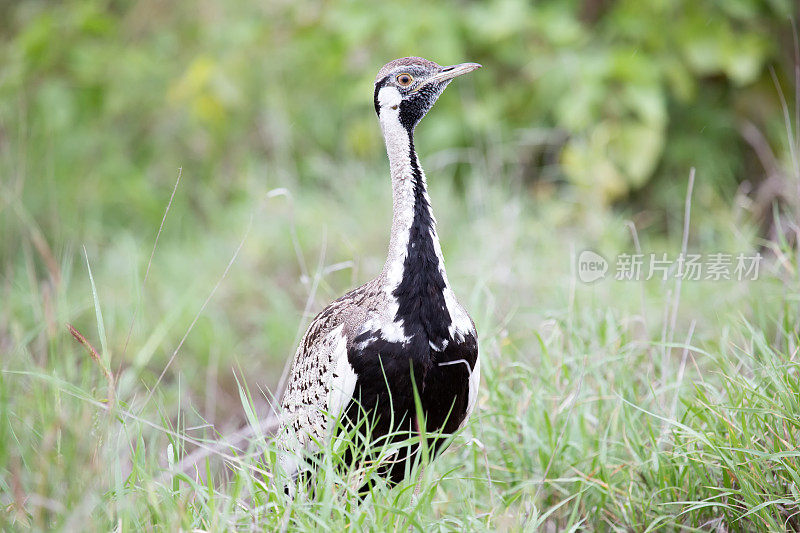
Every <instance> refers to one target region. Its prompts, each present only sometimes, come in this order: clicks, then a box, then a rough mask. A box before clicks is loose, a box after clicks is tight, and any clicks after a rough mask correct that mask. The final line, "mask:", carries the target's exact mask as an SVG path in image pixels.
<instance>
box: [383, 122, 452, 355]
mask: <svg viewBox="0 0 800 533" xmlns="http://www.w3.org/2000/svg"><path fill="white" fill-rule="evenodd" d="M384 137H385V140H386V151H387V153H388V155H389V165H390V169H391V176H392V204H393V206H392V207H393V216H392V234H391V239H390V241H389V253H388V257H387V259H386V264H385V265H384V269H383V275H382V278H383V280H384V290H385V291H386V292H387V293H388V294H389V295H391V297H392V298H393V299H394V300H395V301H396V302H397V312H396V316H395V319H396V320H402V321H403V323H404V324H405V326H406V331H407V333H408V334H412V333H415V332H412V331H409V330H411V329H414V328H422V330H424V333H425V334H426V336H427V337H428V338H429V340H430V342H432V343H438V342H440V341H442V340H444V339H447V335H448V333H447V328H448V327H449V326H450V324H451V318H450V315H449V309H448V306H447V305H446V302H445V296H446V293H447V292H448V291H450V287H449V283H448V281H447V274H446V273H445V269H444V259H443V257H442V250H441V246H440V244H439V237H438V235H437V233H436V219H435V218H434V216H433V211H432V209H431V204H430V198H429V197H428V191H427V183H426V180H425V173H424V172H423V171H422V167H421V166H420V164H419V159H418V158H417V154H416V151H415V150H414V141H413V134H412V133H411V132H408V131H406V130H405V128H403V129H402V130H399V129H398V131H386V128H384Z"/></svg>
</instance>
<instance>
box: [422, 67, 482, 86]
mask: <svg viewBox="0 0 800 533" xmlns="http://www.w3.org/2000/svg"><path fill="white" fill-rule="evenodd" d="M479 68H481V66H480V65H479V64H478V63H460V64H458V65H450V66H449V67H444V68H443V69H442V71H441V72H439V73H438V74H436V75H434V76H432V77H431V78H430V79H429V80H428V81H432V82H435V83H442V82H443V81H447V80H452V79H453V78H455V77H456V76H461V75H462V74H466V73H468V72H472V71H473V70H477V69H479Z"/></svg>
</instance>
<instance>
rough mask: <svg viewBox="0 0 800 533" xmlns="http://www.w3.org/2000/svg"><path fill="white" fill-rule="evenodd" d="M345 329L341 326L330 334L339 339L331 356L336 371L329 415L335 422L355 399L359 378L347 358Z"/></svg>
mask: <svg viewBox="0 0 800 533" xmlns="http://www.w3.org/2000/svg"><path fill="white" fill-rule="evenodd" d="M343 328H344V326H339V327H338V328H336V329H335V330H333V331H332V332H331V333H330V335H332V336H336V337H337V339H336V342H335V344H334V345H333V353H332V354H331V360H332V361H333V364H334V367H333V368H334V370H333V379H332V380H331V386H330V389H329V390H328V399H327V408H328V409H327V410H328V414H329V415H330V416H331V417H332V418H333V419H334V420H335V419H336V418H338V417H339V416H340V415H341V414H342V410H344V408H345V407H346V406H347V404H348V403H349V402H350V399H351V398H352V397H353V391H355V388H356V379H357V378H358V376H357V374H356V372H355V370H353V366H352V365H351V364H350V361H349V359H348V358H347V339H346V338H345V336H344V335H342V329H343Z"/></svg>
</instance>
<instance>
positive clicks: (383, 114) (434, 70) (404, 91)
mask: <svg viewBox="0 0 800 533" xmlns="http://www.w3.org/2000/svg"><path fill="white" fill-rule="evenodd" d="M480 67H481V66H480V65H479V64H477V63H461V64H459V65H451V66H449V67H443V66H441V65H438V64H436V63H434V62H433V61H428V60H427V59H423V58H421V57H403V58H401V59H395V60H394V61H390V62H388V63H386V64H385V65H384V66H383V67H382V68H381V69H380V71H378V76H377V77H376V78H375V112H376V113H378V119H379V120H380V122H381V125H383V126H385V125H388V124H389V123H394V124H396V123H397V122H399V123H400V124H401V125H402V126H403V127H404V128H405V129H406V130H407V131H408V132H409V134H410V133H411V131H412V130H413V129H414V127H415V126H416V125H417V123H418V122H419V121H420V120H422V117H424V116H425V113H427V112H428V111H429V110H430V108H431V107H433V104H434V103H435V102H436V99H437V98H439V95H441V94H442V91H444V89H445V87H447V86H448V85H449V83H450V82H451V81H453V78H455V77H457V76H461V75H462V74H466V73H467V72H472V71H473V70H475V69H478V68H480Z"/></svg>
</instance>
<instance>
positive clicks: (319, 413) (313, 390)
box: [282, 289, 359, 450]
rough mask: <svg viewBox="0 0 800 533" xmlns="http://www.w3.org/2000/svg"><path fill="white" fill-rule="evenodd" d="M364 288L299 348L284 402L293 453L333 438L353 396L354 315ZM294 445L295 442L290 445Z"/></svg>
mask: <svg viewBox="0 0 800 533" xmlns="http://www.w3.org/2000/svg"><path fill="white" fill-rule="evenodd" d="M357 296H358V289H356V290H355V291H351V292H350V293H348V294H346V295H345V296H343V297H342V298H340V299H338V300H336V301H334V302H332V303H331V304H330V305H328V307H326V308H325V309H323V310H322V312H320V313H319V314H318V315H317V316H316V317H315V318H314V320H313V321H312V322H311V325H310V326H309V327H308V330H307V331H306V333H305V335H304V336H303V339H302V341H301V342H300V345H299V346H298V348H297V353H296V354H295V358H294V362H293V363H292V370H291V372H290V375H289V380H288V385H287V388H286V393H285V394H284V396H283V401H282V416H283V421H282V426H283V427H282V430H283V431H282V432H283V433H284V434H291V435H288V436H286V437H285V439H286V441H287V444H286V445H285V446H284V447H286V448H288V449H290V450H297V449H298V447H304V448H306V449H308V448H309V447H310V446H313V443H314V441H316V442H320V443H321V442H324V441H325V440H327V439H328V438H330V437H331V433H332V432H331V427H329V426H331V421H332V420H336V418H338V417H339V415H340V414H341V412H342V410H343V409H344V407H345V406H346V405H347V404H348V402H349V401H350V399H351V398H352V396H353V391H354V390H355V386H356V373H355V371H354V370H353V368H352V366H350V362H349V360H348V358H347V331H346V323H347V320H348V316H351V315H352V314H353V312H354V310H357V308H358V307H359V306H358V303H359V302H357V301H354V300H357V298H356V297H357ZM289 441H291V443H290V444H288V443H289Z"/></svg>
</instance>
